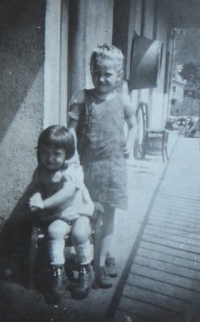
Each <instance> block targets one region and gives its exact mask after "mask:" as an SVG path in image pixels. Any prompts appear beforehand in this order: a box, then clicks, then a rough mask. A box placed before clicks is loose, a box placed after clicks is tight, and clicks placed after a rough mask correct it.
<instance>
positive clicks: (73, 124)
mask: <svg viewBox="0 0 200 322" xmlns="http://www.w3.org/2000/svg"><path fill="white" fill-rule="evenodd" d="M77 125H78V121H76V120H74V119H72V118H71V117H70V119H69V125H68V127H69V129H74V131H75V132H76V129H77Z"/></svg>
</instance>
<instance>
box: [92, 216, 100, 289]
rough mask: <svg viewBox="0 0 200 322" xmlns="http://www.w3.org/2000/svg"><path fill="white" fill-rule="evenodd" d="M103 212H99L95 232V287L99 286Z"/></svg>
mask: <svg viewBox="0 0 200 322" xmlns="http://www.w3.org/2000/svg"><path fill="white" fill-rule="evenodd" d="M101 220H102V218H101V212H100V211H98V212H97V220H96V224H95V234H94V283H93V288H95V289H98V288H99V267H100V257H99V255H100V246H101Z"/></svg>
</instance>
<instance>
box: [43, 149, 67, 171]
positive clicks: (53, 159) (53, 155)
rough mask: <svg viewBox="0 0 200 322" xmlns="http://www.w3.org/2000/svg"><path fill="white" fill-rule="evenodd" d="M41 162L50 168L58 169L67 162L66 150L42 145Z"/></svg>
mask: <svg viewBox="0 0 200 322" xmlns="http://www.w3.org/2000/svg"><path fill="white" fill-rule="evenodd" d="M40 162H41V163H42V164H43V165H44V166H45V167H46V168H48V169H49V170H58V169H59V168H61V167H62V165H63V163H64V162H65V150H64V149H62V148H60V149H55V148H50V147H48V146H45V145H42V146H41V149H40Z"/></svg>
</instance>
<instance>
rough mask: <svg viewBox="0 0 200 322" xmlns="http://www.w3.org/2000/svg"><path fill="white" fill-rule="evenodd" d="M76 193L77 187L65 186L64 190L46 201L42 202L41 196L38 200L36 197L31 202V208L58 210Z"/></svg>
mask: <svg viewBox="0 0 200 322" xmlns="http://www.w3.org/2000/svg"><path fill="white" fill-rule="evenodd" d="M74 192H75V187H74V186H73V185H71V184H64V186H63V188H61V189H60V190H59V191H57V192H56V193H55V194H54V195H52V196H51V197H49V198H47V199H45V200H42V198H41V195H40V197H38V196H37V198H36V197H35V195H34V196H33V197H32V198H31V199H30V201H29V206H30V208H32V207H37V208H39V209H52V208H58V207H60V206H62V205H63V204H64V203H65V202H66V200H67V199H68V198H70V197H72V196H73V194H74Z"/></svg>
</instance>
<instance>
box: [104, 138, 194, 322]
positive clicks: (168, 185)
mask: <svg viewBox="0 0 200 322" xmlns="http://www.w3.org/2000/svg"><path fill="white" fill-rule="evenodd" d="M199 160H200V153H199V145H198V139H186V138H184V137H182V136H180V138H179V140H178V142H177V145H176V147H175V149H174V151H173V154H172V156H171V159H170V161H169V163H168V164H167V167H166V169H165V171H164V173H163V176H162V180H161V181H160V184H159V185H158V187H157V188H156V191H155V193H154V196H153V198H152V200H151V202H150V204H149V207H148V210H147V212H146V215H145V217H144V220H143V222H142V225H141V227H140V230H139V233H138V235H137V237H136V240H135V242H134V245H133V248H132V251H131V253H130V256H129V258H128V260H127V263H126V266H125V269H124V272H123V275H122V277H121V280H120V281H119V283H118V286H117V288H116V290H115V294H114V297H113V299H112V302H111V305H110V307H109V310H108V312H107V314H108V315H109V316H113V317H115V321H119V322H122V321H127V322H131V321H134V322H141V321H144V322H150V321H154V322H156V321H158V322H167V321H171V322H173V321H174V322H175V321H176V322H189V321H191V322H195V321H196V322H197V321H198V322H199V321H200V163H199Z"/></svg>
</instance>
